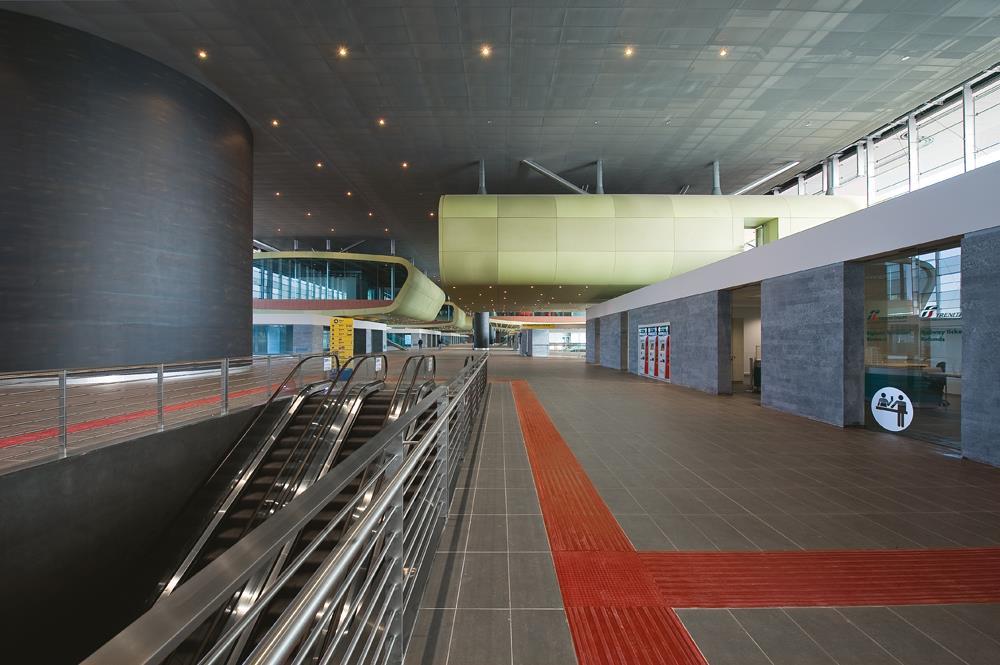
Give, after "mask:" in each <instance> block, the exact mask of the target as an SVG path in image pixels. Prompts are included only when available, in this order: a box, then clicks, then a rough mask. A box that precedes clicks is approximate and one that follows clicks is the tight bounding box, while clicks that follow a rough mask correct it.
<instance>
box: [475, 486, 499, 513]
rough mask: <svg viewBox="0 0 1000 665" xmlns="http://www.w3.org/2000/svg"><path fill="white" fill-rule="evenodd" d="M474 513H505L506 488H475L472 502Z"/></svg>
mask: <svg viewBox="0 0 1000 665" xmlns="http://www.w3.org/2000/svg"><path fill="white" fill-rule="evenodd" d="M471 512H472V513H473V514H474V515H504V514H506V513H507V490H504V489H479V488H477V489H476V496H475V498H474V499H473V502H472V511H471Z"/></svg>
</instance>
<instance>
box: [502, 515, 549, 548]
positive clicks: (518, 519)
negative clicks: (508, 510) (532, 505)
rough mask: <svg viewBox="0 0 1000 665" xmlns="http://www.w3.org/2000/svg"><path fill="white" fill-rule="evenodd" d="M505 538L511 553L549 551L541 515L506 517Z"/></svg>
mask: <svg viewBox="0 0 1000 665" xmlns="http://www.w3.org/2000/svg"><path fill="white" fill-rule="evenodd" d="M507 538H508V543H507V547H508V549H510V551H511V552H548V551H549V538H548V536H547V535H546V532H545V522H544V521H543V520H542V516H541V515H508V516H507Z"/></svg>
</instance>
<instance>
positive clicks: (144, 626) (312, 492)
mask: <svg viewBox="0 0 1000 665" xmlns="http://www.w3.org/2000/svg"><path fill="white" fill-rule="evenodd" d="M487 359H488V355H487V354H483V355H482V356H480V357H479V358H477V360H476V362H475V363H474V365H475V366H474V368H473V371H472V372H465V371H463V372H462V373H461V374H465V375H467V377H466V378H467V379H468V380H466V381H465V382H464V385H463V386H462V387H461V388H459V389H457V390H456V391H454V392H452V391H451V385H452V384H449V386H448V387H447V388H446V387H445V386H440V387H438V388H437V389H436V390H434V391H433V392H432V393H431V394H430V395H428V396H427V397H425V398H424V399H423V400H421V401H420V403H418V404H416V405H414V408H412V409H410V410H409V411H407V413H405V414H404V415H403V416H402V417H400V418H399V419H398V420H396V421H395V422H393V423H391V424H390V425H388V426H387V427H386V428H384V429H383V430H382V431H381V432H379V433H378V434H376V435H375V436H373V437H372V438H371V439H370V440H368V441H367V442H366V443H365V444H364V445H362V446H361V447H360V448H359V449H358V450H356V451H355V452H354V453H352V454H351V455H350V456H349V457H348V458H347V459H345V460H344V461H343V462H342V463H340V464H338V465H337V466H336V467H334V468H333V469H332V470H331V471H330V472H329V473H327V474H326V475H325V476H323V477H322V478H320V479H319V480H318V481H317V482H316V483H315V484H313V485H312V487H310V488H309V489H308V490H306V491H305V492H302V493H301V494H299V495H298V496H296V497H295V498H294V499H293V500H292V501H291V502H289V503H288V505H286V506H284V507H283V508H282V509H281V510H280V511H278V512H276V513H275V514H274V515H273V516H272V517H271V518H270V519H268V520H267V521H265V522H264V523H263V524H261V525H260V526H259V527H258V528H257V529H254V530H253V531H252V532H250V533H249V534H247V535H246V536H245V537H244V538H243V539H241V540H240V541H239V542H238V543H237V544H236V545H235V546H233V547H232V548H230V549H229V550H227V551H226V552H224V553H223V554H222V555H220V556H219V557H218V558H217V559H215V560H214V561H212V562H211V563H209V564H208V565H207V566H205V567H204V568H203V569H201V570H200V571H198V572H197V573H196V574H195V575H194V576H192V577H191V579H189V580H188V581H186V582H185V583H184V584H183V585H181V586H180V587H178V589H177V591H176V592H175V593H174V594H173V595H172V596H171V597H169V598H165V599H164V601H163V602H162V603H159V604H157V605H155V606H153V608H151V609H150V610H149V611H147V612H146V613H145V614H143V615H142V616H140V617H139V618H138V619H136V620H135V621H133V622H132V623H131V624H130V625H129V626H128V627H126V628H125V629H124V630H123V631H121V632H120V633H119V634H118V635H116V636H115V637H114V638H112V639H111V640H110V641H109V642H107V643H106V644H104V645H103V646H102V647H101V648H100V649H98V650H97V651H95V652H94V653H93V654H92V655H91V656H89V657H88V658H87V659H86V660H84V661H83V662H84V665H113V664H114V665H116V664H117V663H121V662H130V663H136V664H138V663H144V664H153V663H159V662H162V661H163V660H164V659H166V658H167V657H169V655H170V654H171V653H172V652H173V651H174V650H175V649H176V648H177V647H179V646H180V645H181V644H182V643H183V642H184V640H185V639H187V637H188V636H190V635H191V634H192V633H193V632H194V631H195V630H197V629H198V627H199V626H200V625H201V624H202V622H204V621H205V620H206V619H207V618H208V617H209V616H211V615H212V614H213V613H214V612H215V611H217V609H218V608H219V607H220V606H221V605H222V604H224V603H225V602H228V599H229V598H231V597H232V595H233V594H234V593H235V592H236V591H237V590H239V589H240V588H241V586H242V585H243V584H244V583H245V582H246V581H247V580H248V579H249V578H250V577H251V576H252V575H254V574H255V573H256V572H257V571H258V570H260V569H261V568H262V567H263V566H267V565H269V564H270V562H271V561H273V559H274V557H275V556H276V555H277V553H278V552H279V551H280V550H281V549H282V548H283V547H284V546H285V544H286V543H287V542H289V541H291V540H293V539H295V538H297V537H298V534H299V533H300V532H301V531H302V529H303V528H304V527H305V526H306V525H307V524H309V523H310V521H312V520H313V519H314V518H315V517H316V515H317V514H319V513H320V511H322V510H323V509H324V508H325V507H326V506H327V505H328V504H329V503H330V501H331V500H332V499H333V498H334V497H336V496H338V495H339V494H340V493H341V492H342V491H343V490H344V489H345V488H346V487H347V486H348V485H349V484H350V483H351V482H352V481H353V480H354V479H355V478H356V477H357V476H358V474H359V473H361V472H362V470H364V469H367V468H369V467H370V465H371V464H372V463H373V462H375V461H376V460H379V459H382V458H383V457H384V456H385V455H386V451H387V450H389V449H390V446H393V445H398V444H397V443H396V442H397V441H398V440H399V439H400V437H401V436H402V435H403V433H404V431H405V430H406V429H407V428H408V427H409V426H410V425H411V424H412V423H413V422H414V421H416V420H417V419H418V418H420V417H421V416H422V415H424V414H425V413H428V412H430V411H431V410H436V409H438V407H439V403H440V401H441V400H442V399H444V398H446V397H448V396H449V395H452V396H453V397H454V399H450V400H449V402H448V408H447V410H446V411H445V412H444V413H443V414H442V416H444V417H442V418H439V419H438V420H437V421H435V423H434V424H433V425H432V426H431V427H430V430H429V431H428V433H427V434H426V435H425V437H424V438H423V439H422V441H421V442H420V443H417V444H416V449H417V450H418V451H419V450H424V449H426V448H427V447H430V446H432V445H433V443H434V442H433V439H434V435H435V433H436V432H438V431H440V430H441V428H442V427H444V426H445V424H446V423H447V421H448V416H449V415H450V413H451V412H452V410H454V409H458V408H460V407H461V406H462V403H463V400H462V399H461V398H462V396H463V395H465V394H467V393H468V391H469V390H471V388H472V387H473V386H474V385H476V383H477V382H480V381H485V371H486V362H487ZM479 371H482V372H483V373H484V374H483V376H481V377H476V376H475V375H476V374H478V372H479ZM453 384H454V382H453ZM418 457H419V456H418V455H413V454H411V456H410V457H408V458H407V459H404V460H403V461H402V464H401V466H400V468H398V469H397V470H396V471H395V473H394V474H393V475H392V477H390V478H387V479H386V480H387V481H388V482H387V483H386V486H385V487H383V488H382V491H381V492H379V494H378V496H376V497H375V501H374V502H373V504H372V505H371V506H370V509H369V510H368V511H367V512H366V513H365V514H364V516H363V517H362V519H361V520H360V521H359V522H357V523H356V524H355V525H354V527H353V528H352V529H351V532H350V533H349V534H346V535H345V537H344V538H343V539H342V540H341V543H340V545H338V546H337V548H336V549H335V550H334V552H333V553H332V554H331V556H330V559H329V560H328V563H331V564H336V570H337V571H342V570H343V567H344V566H343V564H344V563H345V562H347V561H349V560H350V559H351V558H352V557H353V556H356V555H357V554H358V552H359V551H360V550H361V548H362V547H363V546H364V542H365V541H364V538H363V537H362V536H361V534H362V533H364V532H366V530H368V529H370V528H372V526H373V525H374V524H376V523H378V522H379V520H381V519H382V518H383V517H384V516H385V508H386V505H387V503H388V502H389V501H391V497H392V496H394V495H395V494H396V493H398V492H399V488H401V487H402V486H403V484H404V483H405V482H406V481H407V480H408V479H409V478H410V477H411V476H412V474H413V473H414V471H415V468H416V467H417V465H418V463H419V462H418ZM316 546H318V540H317V541H316ZM302 558H303V559H304V557H302ZM334 576H335V577H336V576H337V574H336V573H335V574H334ZM314 581H315V576H314V578H313V579H311V580H310V583H309V585H307V587H305V588H304V589H303V590H302V591H301V592H300V594H299V596H308V595H312V594H313V593H315V591H314V589H313V587H312V584H313V582H314ZM296 600H300V599H299V598H298V597H297V598H296ZM293 604H294V603H293ZM254 611H256V612H259V611H260V610H258V609H256V608H254ZM247 616H249V615H247ZM245 618H246V617H245ZM283 619H284V617H282V619H281V620H279V623H278V624H276V625H275V627H273V628H272V629H271V630H270V631H269V634H271V633H274V632H275V631H278V632H285V631H287V630H288V629H289V627H288V624H287V622H285V621H283ZM244 625H246V624H245V623H244Z"/></svg>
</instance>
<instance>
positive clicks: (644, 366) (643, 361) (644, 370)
mask: <svg viewBox="0 0 1000 665" xmlns="http://www.w3.org/2000/svg"><path fill="white" fill-rule="evenodd" d="M637 348H638V349H639V369H638V374H639V376H648V375H649V355H647V353H646V328H645V327H643V326H639V345H638V347H637Z"/></svg>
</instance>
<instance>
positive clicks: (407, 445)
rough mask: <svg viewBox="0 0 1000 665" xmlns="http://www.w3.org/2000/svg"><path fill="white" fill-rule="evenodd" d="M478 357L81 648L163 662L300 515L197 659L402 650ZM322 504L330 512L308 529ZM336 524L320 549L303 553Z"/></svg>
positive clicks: (473, 395) (465, 433)
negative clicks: (256, 587)
mask: <svg viewBox="0 0 1000 665" xmlns="http://www.w3.org/2000/svg"><path fill="white" fill-rule="evenodd" d="M487 360H488V358H487V356H486V354H483V355H481V356H478V357H477V358H476V360H475V362H473V363H471V364H469V365H467V366H466V367H465V368H464V369H463V370H462V371H461V372H460V373H459V375H458V376H457V377H456V378H455V380H454V381H452V382H451V383H450V384H449V385H448V386H442V387H440V388H437V389H436V390H434V391H433V392H432V393H431V394H430V395H428V396H427V397H425V398H424V399H423V400H421V401H420V402H419V403H418V404H416V405H414V406H413V407H412V408H410V409H409V410H408V411H406V412H405V413H403V414H402V415H401V416H400V417H399V418H398V419H397V420H396V421H395V422H393V423H391V424H389V425H388V426H387V427H386V428H384V429H383V430H382V431H381V432H380V433H378V434H377V435H375V436H374V437H373V438H372V439H370V440H369V441H368V442H367V443H365V444H364V445H363V446H362V447H361V448H359V449H358V450H357V451H355V452H354V453H353V454H352V455H351V456H349V457H348V458H347V459H345V460H343V461H342V462H341V463H339V464H338V465H336V466H335V467H334V468H332V469H331V470H330V471H329V473H327V474H326V475H325V476H323V477H322V478H320V479H319V480H317V481H316V482H315V483H314V484H313V485H312V486H311V487H309V488H308V489H307V490H305V491H304V492H302V493H301V494H299V495H298V496H297V497H296V498H295V499H293V500H292V501H291V502H290V503H289V504H288V505H286V506H285V507H284V508H282V509H281V510H279V511H278V512H277V513H275V514H274V515H273V516H272V517H271V518H270V519H268V520H267V521H265V522H264V523H262V524H261V525H260V526H258V527H257V528H256V529H254V530H253V531H251V532H250V533H249V534H247V535H246V536H244V537H243V538H242V539H241V540H240V541H238V542H237V544H236V545H234V546H233V547H231V548H230V549H229V550H227V551H226V552H224V553H223V554H222V555H220V556H219V557H218V558H217V559H215V560H214V561H213V562H212V563H210V564H209V565H207V566H206V567H205V568H204V569H202V570H201V571H200V572H198V573H197V574H195V575H194V576H193V577H192V578H191V579H190V580H188V581H187V582H185V583H183V584H181V585H180V586H179V587H178V588H177V589H176V590H175V591H174V593H173V594H171V596H169V597H168V598H165V599H163V601H161V602H159V603H157V604H156V605H155V606H154V607H153V608H152V609H151V610H149V611H148V612H147V613H146V614H144V615H142V616H141V617H139V618H138V619H137V620H136V621H135V622H133V623H132V624H131V625H130V626H129V627H127V628H126V629H125V630H124V631H122V632H121V633H119V634H118V635H117V636H116V637H114V638H113V639H112V640H111V641H110V642H108V643H107V644H105V645H104V646H103V647H101V648H100V649H98V650H97V651H96V652H95V653H94V654H92V655H91V656H90V657H89V658H88V659H87V660H85V661H84V662H85V663H87V664H89V665H98V664H115V665H117V664H118V663H123V662H128V663H137V664H138V663H159V662H162V661H163V660H164V659H166V658H168V657H169V656H171V654H173V653H174V651H175V650H176V649H177V647H178V646H179V645H181V644H182V643H183V642H184V641H185V640H186V639H187V638H188V636H190V635H192V634H193V633H194V632H195V631H198V630H199V629H200V628H201V627H202V624H203V623H204V622H205V620H206V619H208V618H209V617H211V616H212V615H213V614H214V613H215V612H216V611H217V610H218V609H219V608H220V607H222V606H223V605H224V604H225V603H227V602H228V601H229V599H231V598H232V595H233V593H234V592H236V591H238V590H239V589H240V588H242V587H243V586H244V585H245V584H246V582H247V581H248V580H249V579H251V578H252V577H253V576H255V575H258V574H259V573H260V571H263V570H270V569H271V568H272V567H273V565H274V562H275V560H276V558H277V557H278V556H280V553H281V552H283V551H285V550H286V548H287V546H288V544H289V543H292V542H296V541H298V540H299V538H300V534H301V533H302V532H303V530H304V529H306V528H307V527H308V528H310V529H312V530H313V531H317V533H316V535H315V536H314V537H312V539H311V540H310V541H309V542H308V544H307V545H306V546H305V547H304V548H302V549H300V550H299V551H298V552H297V554H296V555H295V556H294V557H293V558H291V559H290V560H289V562H288V563H287V564H286V565H285V566H284V568H282V570H281V573H280V575H278V576H277V577H276V579H275V582H274V584H273V585H271V586H269V587H268V589H267V590H266V591H265V592H264V593H263V594H261V595H260V596H259V597H258V598H257V599H256V600H255V601H254V602H253V603H248V604H247V605H246V606H240V607H238V608H236V610H235V611H236V613H237V614H236V616H234V620H233V621H232V623H231V624H230V626H229V628H228V630H227V631H226V632H225V633H224V634H222V635H221V636H220V637H219V638H218V639H216V640H215V641H214V643H213V644H212V645H211V648H210V649H209V651H208V652H207V653H206V655H205V656H204V657H202V658H200V659H199V660H198V661H197V662H199V663H203V664H205V663H222V662H225V663H254V664H257V665H262V664H264V663H268V664H272V663H273V664H277V663H294V664H301V663H305V662H310V663H320V664H323V665H325V664H327V663H352V664H355V663H357V664H369V663H371V664H375V663H390V662H391V663H400V662H402V657H403V654H404V653H405V649H406V644H407V641H408V636H409V633H410V630H411V629H412V626H413V622H414V618H415V616H416V610H417V605H418V603H419V596H420V593H421V591H422V589H423V586H424V584H425V583H426V581H427V571H428V568H429V565H430V561H431V557H432V556H433V553H434V549H435V547H434V546H435V543H436V542H437V539H438V538H439V536H440V533H441V530H442V528H443V526H444V522H445V520H446V518H447V513H448V505H449V503H450V497H451V494H452V490H453V488H454V483H455V481H456V479H457V475H458V474H457V470H458V468H459V463H460V459H461V457H462V455H463V453H464V451H465V449H466V446H467V445H468V444H469V443H470V441H472V440H473V439H474V438H475V437H476V436H478V434H479V431H480V430H481V427H482V417H483V413H484V411H485V408H484V407H485V400H486V395H487V389H488V382H487ZM414 425H416V427H412V426H414ZM411 430H412V432H413V433H412V435H411V436H408V435H407V432H408V431H411ZM345 491H347V492H348V493H349V497H350V498H349V499H348V500H346V501H343V500H342V499H343V497H344V493H345ZM331 505H335V506H337V509H336V514H335V515H332V516H330V517H327V518H324V519H323V522H322V523H321V525H320V526H319V527H318V530H317V522H316V520H317V518H318V517H319V516H320V515H321V514H324V515H326V514H329V513H331V512H333V511H332V510H331ZM338 533H339V534H341V535H339V537H337V542H336V545H335V547H333V548H332V550H331V551H330V554H329V555H328V556H326V557H325V558H323V560H322V561H321V562H320V563H319V564H318V566H316V567H314V566H312V565H310V564H309V561H310V557H311V555H313V553H314V552H317V550H318V549H319V547H320V545H321V544H322V543H324V542H325V541H326V539H327V538H329V537H332V536H334V535H336V534H338ZM303 571H305V575H306V577H305V578H302V575H303ZM297 576H298V578H297ZM288 588H292V589H294V590H295V594H294V597H292V598H290V599H288V600H287V603H286V604H285V605H284V610H283V611H282V612H281V614H280V615H278V616H277V617H276V618H275V619H273V620H272V621H270V623H268V624H266V625H267V629H266V631H264V630H259V631H258V632H256V633H254V634H253V635H252V636H249V637H248V634H247V633H248V631H252V630H253V628H254V626H259V622H258V617H260V616H261V615H262V613H264V612H265V610H266V609H267V608H269V607H271V602H272V601H273V600H274V599H275V598H278V597H279V596H280V594H281V593H282V592H283V590H286V589H288Z"/></svg>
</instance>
